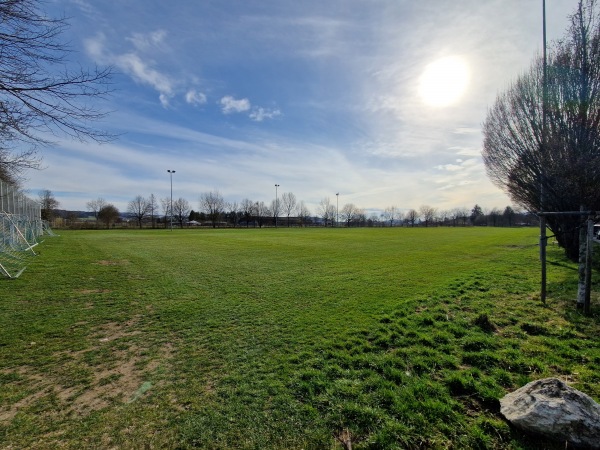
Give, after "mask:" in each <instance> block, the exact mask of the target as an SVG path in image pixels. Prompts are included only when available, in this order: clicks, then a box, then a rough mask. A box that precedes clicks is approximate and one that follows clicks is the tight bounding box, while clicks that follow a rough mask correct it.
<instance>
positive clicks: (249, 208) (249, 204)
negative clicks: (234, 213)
mask: <svg viewBox="0 0 600 450" xmlns="http://www.w3.org/2000/svg"><path fill="white" fill-rule="evenodd" d="M254 209H255V208H254V202H253V201H252V200H250V199H249V198H245V199H244V200H242V203H241V204H240V211H241V213H242V216H243V217H244V219H245V220H246V228H248V227H249V226H250V219H252V216H253V214H254Z"/></svg>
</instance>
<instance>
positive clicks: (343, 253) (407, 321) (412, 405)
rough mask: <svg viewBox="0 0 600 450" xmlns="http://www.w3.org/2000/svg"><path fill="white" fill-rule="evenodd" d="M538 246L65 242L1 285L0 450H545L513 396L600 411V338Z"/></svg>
mask: <svg viewBox="0 0 600 450" xmlns="http://www.w3.org/2000/svg"><path fill="white" fill-rule="evenodd" d="M536 235H537V233H536V231H535V230H530V229H487V228H468V229H448V228H432V229H389V228H388V229H308V230H303V229H281V228H280V229H270V230H260V229H258V230H253V229H250V230H175V231H173V232H170V231H165V230H160V231H159V230H144V231H137V230H132V231H116V232H115V231H106V232H105V231H100V232H99V231H89V232H85V231H82V232H64V233H62V235H61V236H60V237H57V238H52V239H47V240H46V241H45V242H44V243H43V244H42V245H41V246H40V247H39V249H40V250H41V252H42V254H41V255H40V256H39V257H38V258H36V259H35V261H34V262H33V263H32V264H31V265H30V267H29V268H28V269H27V271H26V272H25V273H24V274H23V275H22V276H21V278H19V279H17V280H10V281H4V282H2V283H1V284H0V447H2V448H50V447H58V448H83V447H85V448H192V447H200V448H336V447H338V448H341V447H342V446H343V445H344V443H345V445H346V446H349V445H352V447H353V448H424V447H425V448H448V447H454V448H465V447H471V448H475V447H478V448H537V446H538V445H540V441H539V440H532V439H531V438H529V437H527V436H524V435H523V434H521V433H519V432H517V431H515V430H513V429H511V428H510V427H509V425H508V424H507V423H506V422H505V421H504V420H503V419H502V418H501V416H500V414H499V408H498V399H499V398H501V397H502V396H503V395H504V394H505V393H506V392H508V391H511V390H513V389H515V388H517V387H519V386H521V385H522V384H524V383H526V382H527V381H530V380H532V379H536V378H541V377H545V376H559V377H561V378H563V379H566V380H567V381H569V382H570V383H572V384H573V385H574V386H575V387H577V388H580V389H582V390H583V391H585V392H586V393H588V394H589V395H591V396H592V397H594V398H596V399H599V398H600V387H599V385H598V381H599V377H600V375H599V374H600V344H599V343H598V339H597V336H598V331H600V326H599V323H598V315H597V314H596V315H594V316H592V317H583V316H581V315H579V314H578V313H577V312H576V311H575V310H574V306H573V304H572V302H571V299H572V298H574V293H575V289H576V271H575V267H574V266H573V265H572V264H571V263H570V262H568V261H566V260H564V258H563V257H562V253H561V251H560V250H558V249H556V248H550V249H549V254H550V257H551V261H552V262H553V264H551V265H550V269H549V293H550V295H549V299H548V304H547V305H545V306H544V305H541V304H540V302H539V295H538V290H539V262H538V249H537V246H536V241H537V237H536ZM596 286H597V284H595V291H594V294H593V308H594V310H595V311H597V310H598V307H599V305H598V295H597V291H598V290H597V287H596ZM349 443H350V444H349ZM543 445H546V446H547V447H550V448H551V446H552V444H551V443H543ZM556 448H558V447H556Z"/></svg>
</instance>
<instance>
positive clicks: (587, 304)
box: [583, 216, 594, 315]
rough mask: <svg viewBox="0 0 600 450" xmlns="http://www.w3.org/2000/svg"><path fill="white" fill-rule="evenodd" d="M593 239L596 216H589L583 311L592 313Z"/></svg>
mask: <svg viewBox="0 0 600 450" xmlns="http://www.w3.org/2000/svg"><path fill="white" fill-rule="evenodd" d="M593 239H594V216H588V220H587V233H586V244H587V248H586V252H585V299H584V303H583V313H584V314H586V315H589V314H590V313H591V293H592V258H593Z"/></svg>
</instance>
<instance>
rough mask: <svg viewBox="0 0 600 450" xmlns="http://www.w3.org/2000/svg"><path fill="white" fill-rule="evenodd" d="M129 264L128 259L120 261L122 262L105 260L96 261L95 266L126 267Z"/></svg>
mask: <svg viewBox="0 0 600 450" xmlns="http://www.w3.org/2000/svg"><path fill="white" fill-rule="evenodd" d="M129 263H130V262H129V261H128V260H127V259H120V260H110V259H103V260H100V261H96V262H95V263H94V264H97V265H99V266H126V265H127V264H129Z"/></svg>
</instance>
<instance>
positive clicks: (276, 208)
mask: <svg viewBox="0 0 600 450" xmlns="http://www.w3.org/2000/svg"><path fill="white" fill-rule="evenodd" d="M278 187H279V185H278V184H276V185H275V228H277V215H278V213H279V205H278V200H277V188H278Z"/></svg>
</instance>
